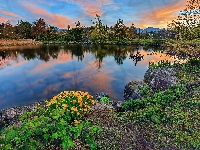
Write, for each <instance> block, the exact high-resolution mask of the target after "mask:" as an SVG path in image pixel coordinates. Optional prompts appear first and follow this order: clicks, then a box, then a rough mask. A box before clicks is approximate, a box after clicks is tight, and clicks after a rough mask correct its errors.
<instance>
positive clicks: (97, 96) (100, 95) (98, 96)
mask: <svg viewBox="0 0 200 150" xmlns="http://www.w3.org/2000/svg"><path fill="white" fill-rule="evenodd" d="M102 97H108V98H109V96H108V94H106V93H104V92H100V93H97V94H96V98H97V100H98V101H100V99H101V98H102Z"/></svg>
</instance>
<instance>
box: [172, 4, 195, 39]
mask: <svg viewBox="0 0 200 150" xmlns="http://www.w3.org/2000/svg"><path fill="white" fill-rule="evenodd" d="M198 11H199V0H188V1H187V4H186V8H185V9H184V10H182V11H181V12H180V13H179V16H178V18H177V19H176V20H173V21H172V23H170V24H168V28H169V29H172V30H174V31H177V32H178V33H179V34H178V37H177V39H181V40H193V39H195V38H197V37H198V35H197V33H195V30H194V29H195V28H196V27H197V26H199V12H198Z"/></svg>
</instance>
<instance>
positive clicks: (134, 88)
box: [124, 81, 147, 101]
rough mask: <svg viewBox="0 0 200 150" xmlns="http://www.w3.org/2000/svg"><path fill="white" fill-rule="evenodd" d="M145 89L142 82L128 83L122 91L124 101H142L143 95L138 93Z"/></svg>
mask: <svg viewBox="0 0 200 150" xmlns="http://www.w3.org/2000/svg"><path fill="white" fill-rule="evenodd" d="M144 87H147V85H146V84H144V82H143V81H130V82H129V83H128V84H127V85H126V86H125V89H124V101H129V100H135V99H142V97H143V96H144V95H142V94H141V93H140V89H141V88H144Z"/></svg>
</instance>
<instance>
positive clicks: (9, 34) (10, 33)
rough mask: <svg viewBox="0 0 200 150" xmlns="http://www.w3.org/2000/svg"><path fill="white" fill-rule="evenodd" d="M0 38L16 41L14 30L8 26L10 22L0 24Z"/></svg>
mask: <svg viewBox="0 0 200 150" xmlns="http://www.w3.org/2000/svg"><path fill="white" fill-rule="evenodd" d="M0 28H1V37H2V38H6V39H17V36H16V33H15V28H14V27H13V26H12V25H11V24H10V21H7V22H6V23H2V24H1V27H0Z"/></svg>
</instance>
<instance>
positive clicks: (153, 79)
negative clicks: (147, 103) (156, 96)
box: [124, 67, 179, 101]
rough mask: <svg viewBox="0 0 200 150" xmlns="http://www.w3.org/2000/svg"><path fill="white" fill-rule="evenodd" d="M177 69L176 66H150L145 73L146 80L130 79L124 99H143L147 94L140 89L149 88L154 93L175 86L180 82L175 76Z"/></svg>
mask: <svg viewBox="0 0 200 150" xmlns="http://www.w3.org/2000/svg"><path fill="white" fill-rule="evenodd" d="M176 72H177V70H175V69H174V68H167V67H161V68H157V69H151V68H149V69H148V70H147V71H146V73H145V75H144V81H130V82H129V83H128V84H127V85H126V86H125V89H124V101H129V100H135V99H142V98H143V97H144V96H145V95H142V94H141V93H140V89H142V88H149V90H150V92H152V93H154V92H156V91H158V90H162V91H163V90H165V89H167V88H168V86H174V85H175V84H178V83H179V80H178V78H177V77H176V76H175V73H176Z"/></svg>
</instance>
